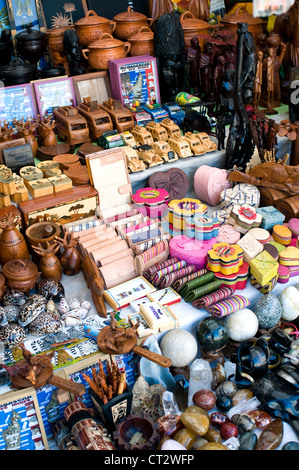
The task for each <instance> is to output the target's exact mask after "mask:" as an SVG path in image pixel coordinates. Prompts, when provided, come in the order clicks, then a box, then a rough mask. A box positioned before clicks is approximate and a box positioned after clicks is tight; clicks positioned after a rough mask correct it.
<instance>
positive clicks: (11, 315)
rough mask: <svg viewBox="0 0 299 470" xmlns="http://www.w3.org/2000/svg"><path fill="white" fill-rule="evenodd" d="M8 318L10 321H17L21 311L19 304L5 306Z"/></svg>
mask: <svg viewBox="0 0 299 470" xmlns="http://www.w3.org/2000/svg"><path fill="white" fill-rule="evenodd" d="M3 310H4V313H5V317H6V320H7V321H8V322H9V323H17V322H18V318H19V313H20V308H19V307H18V306H17V305H5V307H3Z"/></svg>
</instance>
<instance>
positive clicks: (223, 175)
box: [194, 165, 232, 207]
mask: <svg viewBox="0 0 299 470" xmlns="http://www.w3.org/2000/svg"><path fill="white" fill-rule="evenodd" d="M231 187H232V183H231V182H230V181H229V180H228V172H227V171H226V170H223V169H219V168H216V167H211V166H208V165H201V166H200V167H199V168H198V169H197V170H196V172H195V175H194V190H195V193H196V195H197V197H198V198H199V199H200V200H201V201H204V202H206V203H207V204H209V206H212V207H215V206H217V205H218V204H219V203H220V198H221V192H222V190H223V189H228V188H231Z"/></svg>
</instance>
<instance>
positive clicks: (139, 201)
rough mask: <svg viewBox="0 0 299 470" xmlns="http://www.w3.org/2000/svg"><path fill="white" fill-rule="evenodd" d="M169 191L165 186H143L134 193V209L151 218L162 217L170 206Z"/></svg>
mask: <svg viewBox="0 0 299 470" xmlns="http://www.w3.org/2000/svg"><path fill="white" fill-rule="evenodd" d="M168 200H169V192H168V191H166V190H165V189H163V188H157V189H154V188H142V189H138V190H137V192H136V193H135V194H132V203H133V207H134V209H136V210H137V211H138V212H141V213H142V214H143V215H146V216H148V217H150V218H153V217H162V216H163V215H164V214H165V213H166V212H167V208H168Z"/></svg>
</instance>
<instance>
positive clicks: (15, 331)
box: [0, 323, 27, 349]
mask: <svg viewBox="0 0 299 470" xmlns="http://www.w3.org/2000/svg"><path fill="white" fill-rule="evenodd" d="M26 337H27V334H26V331H25V330H24V328H23V327H22V326H20V325H18V324H17V323H8V324H7V325H5V326H3V328H1V329H0V341H1V342H2V343H4V346H5V348H7V349H11V348H13V347H14V346H17V345H18V344H20V343H22V342H23V341H24V340H25V339H26Z"/></svg>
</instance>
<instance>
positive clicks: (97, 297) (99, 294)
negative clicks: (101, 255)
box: [81, 252, 107, 318]
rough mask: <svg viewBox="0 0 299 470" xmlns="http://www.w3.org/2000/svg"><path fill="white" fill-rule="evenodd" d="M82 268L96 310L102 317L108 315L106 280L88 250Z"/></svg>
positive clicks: (84, 255) (83, 257)
mask: <svg viewBox="0 0 299 470" xmlns="http://www.w3.org/2000/svg"><path fill="white" fill-rule="evenodd" d="M81 260H82V264H81V269H82V272H83V276H84V280H85V282H86V285H87V287H88V289H90V292H91V297H92V300H93V303H94V305H95V308H96V311H97V313H98V315H99V316H100V317H103V318H106V317H107V309H106V304H105V301H104V295H103V294H104V290H105V286H104V280H103V279H102V277H101V276H100V273H99V269H98V267H97V265H96V264H95V262H94V261H93V260H92V259H91V257H90V256H89V254H88V253H87V252H86V253H84V254H83V255H82V258H81Z"/></svg>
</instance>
